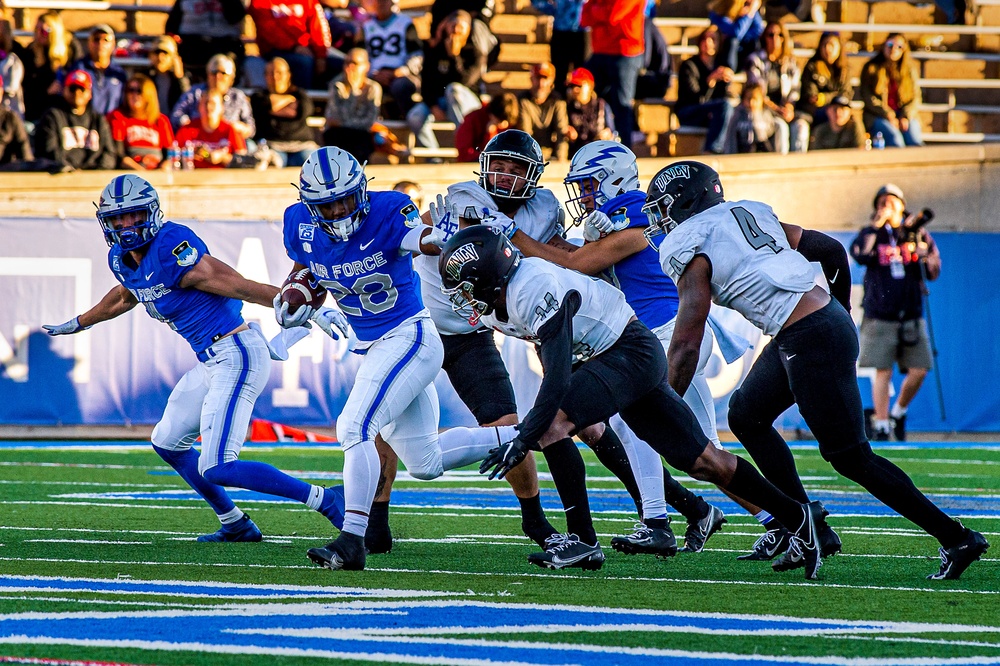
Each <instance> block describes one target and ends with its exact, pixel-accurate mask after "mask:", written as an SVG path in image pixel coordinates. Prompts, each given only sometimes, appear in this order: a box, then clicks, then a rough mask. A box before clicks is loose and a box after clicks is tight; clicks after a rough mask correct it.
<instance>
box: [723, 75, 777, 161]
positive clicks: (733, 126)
mask: <svg viewBox="0 0 1000 666" xmlns="http://www.w3.org/2000/svg"><path fill="white" fill-rule="evenodd" d="M766 99H767V94H766V93H765V91H764V86H762V85H759V84H755V83H747V84H746V85H745V86H743V97H742V99H741V101H740V105H739V106H738V107H736V111H735V112H734V113H733V117H732V119H731V120H730V122H729V128H728V129H727V130H726V141H725V152H727V153H773V152H774V149H775V133H776V129H775V124H776V123H777V118H775V116H774V114H773V113H771V112H770V111H769V110H768V109H767V108H766V107H765V106H764V101H765V100H766Z"/></svg>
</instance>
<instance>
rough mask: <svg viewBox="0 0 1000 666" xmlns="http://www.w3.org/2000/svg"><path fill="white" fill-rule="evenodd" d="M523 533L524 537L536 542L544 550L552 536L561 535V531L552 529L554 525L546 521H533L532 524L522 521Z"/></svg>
mask: <svg viewBox="0 0 1000 666" xmlns="http://www.w3.org/2000/svg"><path fill="white" fill-rule="evenodd" d="M521 531H522V532H524V536H526V537H528V538H529V539H531V540H532V541H534V542H535V543H536V544H538V547H539V548H542V549H544V548H545V543H546V541H548V538H549V537H550V536H553V535H555V534H559V530H557V529H556V528H554V527H552V523H550V522H549V521H548V520H545V519H542V520H541V521H537V520H535V521H531V522H530V523H528V522H525V521H524V520H522V521H521Z"/></svg>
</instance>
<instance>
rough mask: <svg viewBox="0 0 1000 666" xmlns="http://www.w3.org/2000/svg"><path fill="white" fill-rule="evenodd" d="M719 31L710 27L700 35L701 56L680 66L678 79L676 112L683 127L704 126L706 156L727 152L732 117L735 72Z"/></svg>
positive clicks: (699, 50) (712, 26)
mask: <svg viewBox="0 0 1000 666" xmlns="http://www.w3.org/2000/svg"><path fill="white" fill-rule="evenodd" d="M720 40H721V36H720V33H719V28H718V27H717V26H715V25H710V26H709V27H708V28H707V29H706V30H705V31H704V32H703V33H701V35H699V36H698V55H694V56H691V57H690V58H688V59H687V60H685V61H684V62H683V63H682V64H681V71H680V73H679V74H678V77H677V103H676V104H674V113H675V114H676V116H677V120H679V121H680V123H681V125H694V126H696V127H705V128H707V129H708V131H707V132H706V134H705V147H704V150H705V152H706V153H715V154H720V153H723V152H725V148H726V147H725V143H726V132H727V130H728V128H729V122H730V120H731V118H732V116H733V106H732V104H730V103H729V84H730V83H731V82H732V80H733V70H732V69H731V68H730V67H729V66H728V65H726V64H725V61H724V60H722V59H721V58H717V55H718V53H719V43H720Z"/></svg>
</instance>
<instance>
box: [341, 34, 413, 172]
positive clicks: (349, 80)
mask: <svg viewBox="0 0 1000 666" xmlns="http://www.w3.org/2000/svg"><path fill="white" fill-rule="evenodd" d="M370 68H371V64H370V62H369V60H368V53H367V52H366V51H365V50H364V49H362V48H354V49H351V50H350V51H348V52H347V57H346V59H345V60H344V71H343V72H342V73H340V74H339V75H338V76H337V77H336V78H334V79H333V81H331V82H330V97H329V99H328V100H327V102H326V127H325V128H324V130H323V145H325V146H337V147H338V148H341V149H343V150H346V151H347V152H349V153H350V154H351V155H353V156H354V157H355V158H356V159H357V160H358V161H359V162H362V163H364V162H366V161H368V158H369V157H371V154H372V153H373V152H375V151H376V150H380V151H382V152H385V153H387V154H389V155H395V156H397V157H400V156H405V155H406V153H407V150H406V146H403V145H401V144H400V143H399V141H398V140H397V139H396V137H395V136H394V135H393V134H392V133H391V132H390V131H389V130H388V129H387V128H386V127H385V125H382V124H381V123H379V122H378V118H379V109H380V108H381V106H382V86H380V85H379V84H378V82H377V81H373V80H372V79H369V78H368V72H369V70H370Z"/></svg>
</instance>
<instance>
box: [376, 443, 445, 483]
mask: <svg viewBox="0 0 1000 666" xmlns="http://www.w3.org/2000/svg"><path fill="white" fill-rule="evenodd" d="M389 445H390V446H391V447H392V448H393V450H395V451H396V454H397V455H398V456H399V458H400V460H402V461H403V465H405V466H406V471H407V472H409V473H410V476H412V477H413V478H415V479H420V480H421V481H430V480H432V479H436V478H438V477H439V476H441V475H442V474H444V460H443V459H442V457H441V448H440V446H439V445H438V442H437V433H435V434H434V436H433V437H417V438H412V439H406V438H398V437H397V438H395V439H393V440H392V441H391V442H389Z"/></svg>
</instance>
